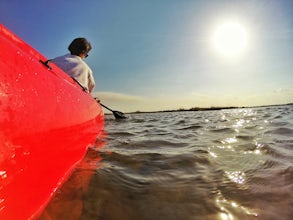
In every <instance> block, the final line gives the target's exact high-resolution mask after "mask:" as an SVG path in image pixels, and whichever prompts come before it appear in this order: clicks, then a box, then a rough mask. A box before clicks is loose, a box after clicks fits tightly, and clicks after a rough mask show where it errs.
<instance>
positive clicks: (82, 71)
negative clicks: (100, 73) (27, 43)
mask: <svg viewBox="0 0 293 220" xmlns="http://www.w3.org/2000/svg"><path fill="white" fill-rule="evenodd" d="M91 49H92V47H91V44H90V43H89V42H88V41H87V39H86V38H76V39H74V40H73V41H72V42H71V43H70V45H69V46H68V50H69V51H70V54H65V55H63V56H59V57H56V58H54V59H52V60H51V61H52V62H53V63H55V64H56V65H57V66H58V67H59V68H61V69H62V70H63V71H64V72H65V73H67V74H68V75H69V76H71V77H72V78H74V79H75V80H76V81H77V82H78V83H79V84H80V85H81V86H82V87H83V88H84V90H86V91H87V92H89V93H91V92H92V91H93V90H94V87H95V80H94V77H93V71H92V70H91V68H90V67H89V66H88V65H87V64H86V63H85V62H84V59H85V58H86V57H87V56H88V53H89V51H90V50H91Z"/></svg>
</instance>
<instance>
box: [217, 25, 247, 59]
mask: <svg viewBox="0 0 293 220" xmlns="http://www.w3.org/2000/svg"><path fill="white" fill-rule="evenodd" d="M212 43H213V46H214V48H216V50H217V51H218V52H219V53H220V54H221V55H223V56H225V57H236V56H239V55H241V54H242V53H243V52H244V51H245V49H246V48H247V43H248V34H247V31H246V29H245V27H244V26H243V25H241V24H240V23H238V22H224V23H222V24H220V25H219V26H218V27H217V28H216V29H215V31H214V33H213V35H212Z"/></svg>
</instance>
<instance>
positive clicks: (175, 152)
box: [41, 105, 293, 220]
mask: <svg viewBox="0 0 293 220" xmlns="http://www.w3.org/2000/svg"><path fill="white" fill-rule="evenodd" d="M105 123H106V124H105V131H106V132H105V133H106V134H105V136H104V137H101V138H100V139H98V140H97V144H96V146H95V148H91V149H90V150H89V152H88V155H87V156H86V158H85V160H84V161H83V162H82V163H81V164H80V165H79V166H78V167H77V169H76V171H75V172H74V174H73V175H72V177H71V178H70V179H69V181H68V182H66V184H65V185H64V186H63V187H62V188H61V189H60V190H59V191H58V193H57V195H56V197H55V198H54V199H53V200H52V201H51V203H50V204H49V205H48V207H47V209H46V211H45V212H44V215H43V216H42V218H41V219H48V218H46V217H48V216H50V217H51V218H52V219H97V220H116V219H119V220H120V219H122V220H123V219H126V220H128V219H131V220H132V219H134V220H136V219H139V220H153V219H163V220H165V219H166V220H173V219H174V220H175V219H176V220H177V219H178V220H189V219H190V220H191V219H192V220H194V219H203V220H206V219H207V220H209V219H219V220H236V219H239V220H242V219H265V220H270V219H276V220H279V219H282V220H286V219H288V220H289V219H292V218H293V209H292V208H293V138H292V137H293V105H291V106H277V107H262V108H250V109H248V108H244V109H230V110H217V111H199V112H172V113H170V112H166V113H148V114H132V115H130V118H129V119H127V120H121V121H117V120H114V119H113V116H112V115H110V116H106V120H105Z"/></svg>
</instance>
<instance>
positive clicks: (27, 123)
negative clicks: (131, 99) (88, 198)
mask: <svg viewBox="0 0 293 220" xmlns="http://www.w3.org/2000/svg"><path fill="white" fill-rule="evenodd" d="M0 50H1V53H0V72H1V73H0V77H1V80H0V219H18V220H22V219H32V218H36V217H37V216H38V215H39V214H40V212H41V211H42V210H43V209H44V207H45V205H46V204H47V203H48V201H49V200H50V198H51V197H52V196H53V195H54V192H56V190H57V189H58V187H60V185H61V184H63V183H64V181H66V179H67V178H68V176H69V175H70V174H71V171H72V169H73V168H74V166H75V164H76V163H78V162H79V161H80V160H81V159H82V158H83V156H84V155H85V153H86V151H87V148H88V146H90V145H93V144H94V142H95V140H96V138H97V136H98V134H99V133H100V132H101V131H102V129H103V127H104V114H103V111H102V109H101V106H100V105H97V103H96V101H95V100H94V99H93V98H92V97H91V95H90V94H89V93H86V92H83V91H82V89H81V88H80V86H79V85H78V84H77V83H76V82H75V81H74V80H72V79H71V77H69V76H68V75H67V74H65V73H64V72H63V71H62V70H61V69H59V68H58V67H57V66H55V65H54V64H50V66H51V67H52V68H51V69H50V68H46V67H45V66H44V65H43V64H42V63H41V62H40V60H43V61H45V60H47V59H46V58H45V57H44V56H42V55H41V54H40V53H39V52H38V51H36V50H35V49H33V48H32V47H31V46H29V45H28V44H27V43H25V42H24V41H22V40H21V39H20V38H18V37H17V36H16V35H15V34H13V33H12V32H11V31H9V30H8V29H7V28H6V27H4V26H3V25H1V24H0Z"/></svg>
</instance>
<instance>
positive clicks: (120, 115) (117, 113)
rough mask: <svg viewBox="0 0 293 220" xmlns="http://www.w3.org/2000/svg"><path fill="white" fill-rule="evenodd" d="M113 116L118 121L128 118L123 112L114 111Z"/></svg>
mask: <svg viewBox="0 0 293 220" xmlns="http://www.w3.org/2000/svg"><path fill="white" fill-rule="evenodd" d="M113 115H114V117H115V118H116V119H125V118H127V117H126V116H125V115H124V113H123V112H119V111H113Z"/></svg>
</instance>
